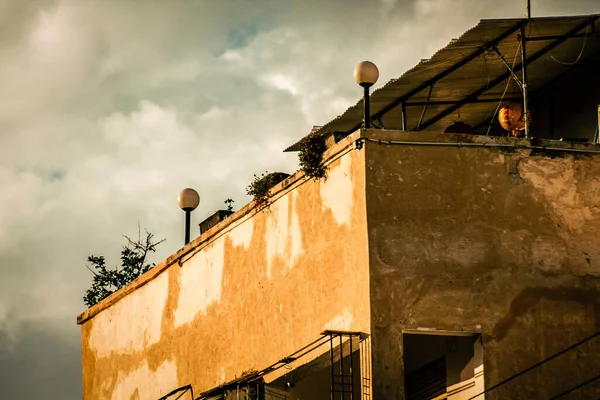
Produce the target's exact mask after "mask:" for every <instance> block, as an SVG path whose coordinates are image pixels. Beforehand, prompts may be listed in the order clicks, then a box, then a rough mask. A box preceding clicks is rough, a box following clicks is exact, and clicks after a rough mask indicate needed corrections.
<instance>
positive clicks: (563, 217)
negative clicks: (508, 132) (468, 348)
mask: <svg viewBox="0 0 600 400" xmlns="http://www.w3.org/2000/svg"><path fill="white" fill-rule="evenodd" d="M365 136H367V137H370V138H372V139H376V140H377V139H381V140H405V141H422V140H427V141H432V142H435V141H439V142H451V141H457V140H465V141H471V140H472V141H479V142H488V143H494V141H496V142H507V140H504V139H497V140H496V139H492V138H485V137H483V138H482V137H466V136H464V137H458V136H444V135H441V134H429V133H427V134H424V133H408V132H407V133H403V132H390V131H387V132H386V131H375V130H372V131H369V132H368V133H367V134H365ZM513 143H520V144H521V145H524V144H528V143H529V142H528V141H526V140H521V141H516V142H513ZM555 145H557V146H565V147H569V145H568V144H566V143H555ZM365 148H366V163H367V164H366V182H367V193H366V196H367V220H368V231H369V259H370V268H371V272H370V279H371V281H370V286H371V315H372V333H373V337H372V346H373V378H374V394H375V398H376V399H403V398H404V392H403V366H402V354H403V353H402V332H403V330H408V329H418V328H435V329H440V330H448V331H472V332H481V333H482V338H483V348H484V366H485V385H486V387H489V386H491V385H493V384H495V383H497V382H499V381H500V380H502V379H505V378H507V377H509V376H511V375H512V374H514V373H516V372H519V371H521V370H522V369H524V368H526V367H528V366H530V365H533V364H534V363H536V362H538V361H540V360H542V359H544V358H546V357H548V356H550V355H551V354H553V353H555V352H557V351H560V350H562V349H564V348H566V347H567V346H569V345H571V344H573V343H575V342H577V341H579V340H580V339H583V338H584V337H586V336H589V335H591V334H593V333H594V332H596V331H597V330H598V328H600V296H599V292H600V280H599V276H600V209H599V204H600V184H599V183H600V156H599V155H584V154H572V153H571V154H568V153H563V154H561V157H556V158H550V157H548V155H532V154H531V153H532V150H526V149H522V150H516V151H508V149H498V148H475V147H443V146H416V145H385V144H378V143H374V142H367V143H365ZM586 148H591V149H594V150H596V151H598V147H597V146H587V147H586ZM598 342H600V341H598V340H596V341H595V342H592V343H591V344H588V345H583V346H581V348H580V349H579V350H578V351H573V352H570V353H569V354H568V355H565V356H563V357H561V358H560V359H557V360H556V361H553V362H551V363H549V364H548V365H547V366H545V367H543V368H542V369H539V370H537V371H535V372H531V373H530V374H529V375H527V376H525V377H523V378H519V379H518V380H515V381H513V382H512V383H510V384H507V385H506V386H505V387H504V388H503V389H501V390H497V391H494V392H492V393H490V394H489V395H486V399H494V398H503V399H508V398H510V399H521V398H522V399H532V398H540V399H542V398H549V397H550V396H552V395H556V394H558V393H560V392H561V391H562V390H565V389H567V388H569V387H571V386H574V385H575V384H578V383H580V382H582V381H584V380H586V379H588V378H591V377H592V376H594V375H597V374H598V371H600V362H599V360H598V354H599V353H598V350H600V346H599V345H598ZM596 389H597V388H596ZM598 395H599V394H598V393H597V392H596V393H594V394H592V393H590V392H589V391H588V392H586V391H585V390H582V391H580V392H577V393H575V394H574V395H572V396H571V397H569V398H581V399H584V398H598Z"/></svg>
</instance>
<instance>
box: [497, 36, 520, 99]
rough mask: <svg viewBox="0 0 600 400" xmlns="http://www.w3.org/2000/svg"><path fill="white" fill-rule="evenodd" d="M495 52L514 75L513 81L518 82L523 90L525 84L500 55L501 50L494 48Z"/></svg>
mask: <svg viewBox="0 0 600 400" xmlns="http://www.w3.org/2000/svg"><path fill="white" fill-rule="evenodd" d="M521 43H523V39H522V38H521ZM494 51H495V52H496V54H498V57H500V60H502V63H503V64H504V65H505V66H506V68H507V69H508V71H509V72H510V74H511V75H512V77H513V79H514V80H515V82H517V84H518V85H519V86H520V87H521V88H523V82H521V80H520V79H519V77H518V76H517V74H515V71H513V69H512V67H511V66H510V65H508V63H507V62H506V60H505V59H504V56H503V55H502V53H500V50H498V48H497V47H496V46H494Z"/></svg>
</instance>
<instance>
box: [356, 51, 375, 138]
mask: <svg viewBox="0 0 600 400" xmlns="http://www.w3.org/2000/svg"><path fill="white" fill-rule="evenodd" d="M378 78H379V70H378V69H377V66H376V65H375V64H373V63H372V62H371V61H362V62H359V63H358V65H357V66H356V68H354V80H355V81H356V83H358V84H359V85H360V86H362V87H363V89H364V99H363V111H364V120H365V129H368V128H370V127H371V104H370V98H369V88H370V87H371V86H373V85H374V84H375V82H377V79H378Z"/></svg>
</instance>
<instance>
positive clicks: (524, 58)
mask: <svg viewBox="0 0 600 400" xmlns="http://www.w3.org/2000/svg"><path fill="white" fill-rule="evenodd" d="M527 9H528V10H529V7H527ZM525 27H526V25H523V26H522V27H521V59H522V61H521V65H522V66H523V68H522V72H523V82H521V89H522V90H523V118H524V119H525V137H526V138H528V137H529V136H530V135H529V115H528V112H529V95H528V93H527V92H528V91H527V64H528V62H527V45H526V43H525ZM510 72H512V73H514V72H513V71H510Z"/></svg>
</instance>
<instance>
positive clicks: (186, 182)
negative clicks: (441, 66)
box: [0, 0, 600, 399]
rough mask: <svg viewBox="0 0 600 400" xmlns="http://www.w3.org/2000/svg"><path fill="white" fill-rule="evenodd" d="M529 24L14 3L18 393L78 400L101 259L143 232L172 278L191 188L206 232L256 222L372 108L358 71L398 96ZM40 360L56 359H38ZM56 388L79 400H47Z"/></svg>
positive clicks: (519, 10)
mask: <svg viewBox="0 0 600 400" xmlns="http://www.w3.org/2000/svg"><path fill="white" fill-rule="evenodd" d="M533 12H534V15H547V14H565V13H566V14H585V13H592V12H600V9H599V7H598V5H597V1H596V0H594V1H584V0H580V1H570V2H563V1H558V0H539V1H534V7H533ZM523 13H524V1H521V0H512V1H508V2H503V3H502V6H501V7H499V6H498V3H497V2H496V1H492V0H453V1H448V0H418V1H394V0H381V1H377V2H375V1H372V2H364V1H347V0H344V1H342V0H337V1H329V2H321V1H319V2H318V1H303V2H297V1H263V2H260V3H258V2H247V1H228V2H213V1H197V2H189V1H170V2H141V1H130V2H125V1H76V0H70V1H67V0H63V1H33V0H28V1H20V0H0V56H1V57H2V63H0V88H1V91H0V188H2V189H1V190H0V210H3V211H2V212H1V213H0V356H1V357H0V360H9V361H6V362H5V361H1V362H0V376H1V377H4V379H7V381H5V382H2V381H0V387H4V383H6V382H15V383H16V382H18V383H19V385H21V384H22V385H25V386H26V387H27V389H26V391H24V392H22V393H25V394H27V395H20V394H18V393H16V394H13V396H12V397H10V398H15V399H19V398H30V397H34V396H42V395H43V396H44V397H46V398H57V399H67V398H77V397H78V396H79V391H80V385H81V383H80V376H79V372H78V370H79V366H78V365H76V363H75V362H74V361H73V360H77V359H78V358H79V334H78V329H79V328H78V327H77V326H76V325H75V322H74V321H75V316H76V314H78V313H79V312H81V311H82V310H83V308H84V307H83V302H82V301H81V297H82V295H83V293H84V291H85V289H86V288H87V287H88V286H89V284H90V282H91V276H90V273H89V272H88V271H87V270H86V269H85V267H84V262H85V259H86V257H87V255H89V254H92V253H93V254H104V255H106V256H107V259H108V261H109V263H113V264H114V263H116V262H117V261H118V251H119V248H120V245H121V244H123V240H122V238H121V236H120V235H121V234H127V235H135V234H136V230H137V222H138V221H139V222H140V224H141V225H142V227H146V228H148V229H149V230H150V231H151V232H154V233H155V234H156V236H157V237H159V238H162V237H166V238H167V242H165V243H164V244H163V245H161V249H160V252H159V253H158V254H157V255H156V257H155V261H156V262H159V261H160V260H161V259H163V258H165V257H166V256H168V255H169V254H170V253H172V252H174V251H176V250H177V249H178V248H179V247H181V244H182V241H183V239H182V232H181V231H182V213H181V211H180V210H179V209H178V208H177V206H176V204H175V197H176V196H177V193H178V191H179V190H180V189H181V188H183V187H186V186H192V187H195V188H196V189H197V190H198V191H199V192H200V194H201V196H202V203H201V205H200V208H199V209H198V210H197V211H196V212H195V213H194V219H195V222H199V221H200V220H201V219H202V218H203V217H206V216H208V215H209V214H210V213H212V212H213V211H214V210H216V209H217V208H221V207H223V206H224V204H223V201H224V200H225V199H226V198H228V197H231V198H233V199H234V200H235V201H236V206H238V207H239V206H242V205H243V204H244V203H245V202H246V201H247V200H248V198H247V196H246V195H245V188H246V186H247V185H248V183H249V182H250V181H251V180H252V174H254V173H260V172H263V171H265V170H269V171H274V170H281V171H286V172H291V171H293V170H295V169H296V167H297V160H296V156H295V155H293V154H292V155H290V154H283V153H282V152H281V151H282V150H283V149H284V148H285V147H286V146H287V145H289V144H291V143H293V142H295V141H296V140H297V139H299V138H300V137H301V136H302V135H303V134H305V133H306V132H308V130H309V129H310V127H311V126H312V125H313V124H314V125H317V124H323V123H325V122H327V121H328V120H330V119H331V118H333V117H335V116H336V115H338V114H340V113H342V112H343V111H344V110H345V109H346V108H347V107H348V106H350V105H352V104H353V103H355V102H356V101H357V100H358V98H359V96H360V88H358V87H357V86H356V85H355V84H354V82H353V80H352V69H353V68H354V65H355V64H356V62H358V61H360V60H363V59H371V60H373V61H375V62H376V63H377V64H378V66H379V68H380V71H381V78H380V82H379V85H381V84H384V83H385V82H386V81H388V80H389V79H391V78H393V77H396V76H398V75H400V74H401V73H402V72H404V71H405V70H406V69H408V68H410V67H412V66H413V65H414V64H416V63H417V62H418V61H419V60H420V59H421V58H427V57H429V56H430V55H431V54H432V53H433V52H435V51H436V50H437V49H439V48H440V47H442V46H444V45H446V44H447V43H448V42H449V41H450V39H452V38H453V37H457V36H459V35H460V34H461V33H462V32H464V31H465V30H466V29H468V28H470V27H472V26H473V25H475V24H476V23H477V21H478V20H479V19H480V18H495V17H519V16H522V15H523ZM196 232H197V230H196ZM7 338H11V339H10V341H9V340H8V339H7ZM31 343H47V346H48V347H50V348H49V349H46V350H43V349H38V350H36V351H38V352H39V357H37V358H31V357H30V356H31V354H32V353H31V351H32V350H30V348H31V347H32V345H31ZM63 362H65V364H61V363H63ZM11 364H12V365H18V366H21V367H20V368H27V369H28V370H29V371H30V372H29V373H27V374H22V373H20V372H17V371H20V370H19V369H18V368H13V367H11ZM49 365H50V366H51V365H56V367H48V366H49ZM53 374H58V376H60V377H62V378H60V379H63V378H64V379H65V381H64V385H65V387H66V389H68V391H67V392H64V393H63V392H61V393H63V394H60V395H59V394H58V393H59V392H55V393H56V396H54V394H53V395H52V396H48V393H47V392H46V391H45V390H46V387H45V386H44V385H40V384H38V383H39V382H47V381H49V380H52V379H55V378H56V376H57V375H53ZM7 377H8V378H7ZM11 387H16V386H11ZM27 390H28V391H27Z"/></svg>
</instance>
